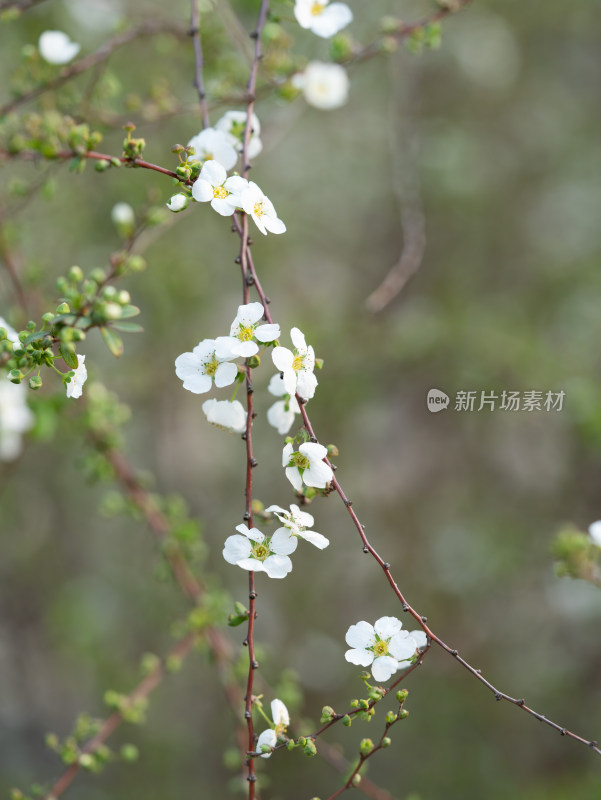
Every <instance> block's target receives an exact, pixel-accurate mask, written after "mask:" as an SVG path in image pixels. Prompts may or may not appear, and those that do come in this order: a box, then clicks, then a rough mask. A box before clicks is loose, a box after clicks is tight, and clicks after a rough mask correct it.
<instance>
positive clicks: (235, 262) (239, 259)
mask: <svg viewBox="0 0 601 800" xmlns="http://www.w3.org/2000/svg"><path fill="white" fill-rule="evenodd" d="M232 230H234V229H233V228H232ZM241 260H242V259H241V258H240V256H236V258H235V259H234V264H239V263H240V261H241Z"/></svg>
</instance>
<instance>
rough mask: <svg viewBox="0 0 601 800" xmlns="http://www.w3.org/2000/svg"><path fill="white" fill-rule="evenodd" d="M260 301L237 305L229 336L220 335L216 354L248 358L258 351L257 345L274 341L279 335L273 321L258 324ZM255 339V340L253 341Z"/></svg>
mask: <svg viewBox="0 0 601 800" xmlns="http://www.w3.org/2000/svg"><path fill="white" fill-rule="evenodd" d="M263 314H264V309H263V304H262V303H246V305H243V306H238V313H237V314H236V318H235V319H234V321H233V322H232V325H231V328H230V335H229V336H220V337H219V343H220V346H219V348H218V349H217V355H218V356H219V355H221V354H222V353H223V354H224V355H227V354H230V355H232V356H234V357H238V356H240V357H241V358H248V357H249V356H254V355H255V354H256V353H258V352H259V345H258V344H257V342H261V344H267V343H269V342H274V341H275V340H276V339H278V338H279V336H280V326H279V325H277V324H275V323H263V324H259V323H260V322H261V320H262V318H263ZM255 340H256V341H255Z"/></svg>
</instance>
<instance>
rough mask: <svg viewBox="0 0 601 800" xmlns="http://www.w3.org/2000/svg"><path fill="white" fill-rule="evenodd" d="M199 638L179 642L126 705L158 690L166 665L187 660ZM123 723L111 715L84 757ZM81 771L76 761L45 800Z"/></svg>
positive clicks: (116, 714)
mask: <svg viewBox="0 0 601 800" xmlns="http://www.w3.org/2000/svg"><path fill="white" fill-rule="evenodd" d="M199 638H200V635H199V634H198V633H189V634H188V635H187V636H186V637H185V638H184V639H182V640H181V641H180V642H178V643H177V644H176V645H175V647H173V648H172V649H171V650H170V651H169V653H168V655H167V657H166V658H165V659H164V661H163V662H161V663H160V664H158V665H157V666H156V667H155V668H154V669H153V670H152V672H151V673H150V674H149V675H147V676H146V677H145V678H144V679H143V680H142V681H140V683H139V684H138V685H137V686H136V688H135V689H134V690H133V691H132V692H130V694H128V695H127V698H126V704H127V705H128V706H132V705H134V704H135V703H136V702H137V701H139V700H141V699H143V698H145V697H148V695H150V694H151V693H152V692H153V691H154V690H155V689H156V687H157V686H158V685H159V684H160V683H161V681H162V680H163V678H165V676H166V675H167V674H168V670H167V668H166V664H167V663H168V662H169V660H170V659H172V658H177V659H178V660H180V661H181V660H183V659H184V658H186V656H187V655H188V654H189V653H190V651H191V650H192V648H193V647H194V645H195V644H196V642H197V641H198V639H199ZM122 722H123V714H122V713H121V712H119V711H115V712H114V713H113V714H111V716H110V717H108V718H107V719H106V720H105V721H104V722H103V723H102V726H101V728H100V730H99V731H98V733H97V734H96V735H95V736H93V737H92V738H91V739H90V740H89V741H88V742H87V743H86V744H85V745H84V746H83V747H82V748H81V754H82V755H84V754H88V753H89V754H91V753H95V752H96V751H97V750H98V748H99V747H100V746H101V745H103V744H104V743H105V742H106V741H107V739H108V738H109V737H110V736H111V735H112V734H113V733H114V731H115V730H116V729H117V728H118V727H119V726H120V725H121V723H122ZM80 769H81V766H80V763H79V762H78V761H76V762H75V763H74V764H71V766H69V767H68V768H67V769H66V770H65V772H64V773H63V774H62V775H61V777H60V778H59V779H58V780H57V781H56V782H55V783H54V785H53V786H52V788H51V789H50V791H49V792H48V793H47V794H45V795H44V800H54V798H57V797H60V796H61V795H62V794H63V792H64V791H65V790H66V789H68V787H69V786H70V785H71V783H72V782H73V781H74V779H75V777H76V776H77V774H78V772H79V771H80Z"/></svg>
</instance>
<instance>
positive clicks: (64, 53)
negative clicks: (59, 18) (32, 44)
mask: <svg viewBox="0 0 601 800" xmlns="http://www.w3.org/2000/svg"><path fill="white" fill-rule="evenodd" d="M38 50H39V51H40V55H41V56H42V58H43V59H44V61H47V62H48V63H49V64H67V63H68V62H69V61H71V59H73V58H75V56H76V55H77V54H78V53H79V51H80V50H81V45H79V44H77V42H72V41H71V39H70V38H69V37H68V36H67V34H66V33H63V31H44V33H43V34H42V35H41V36H40V38H39V40H38Z"/></svg>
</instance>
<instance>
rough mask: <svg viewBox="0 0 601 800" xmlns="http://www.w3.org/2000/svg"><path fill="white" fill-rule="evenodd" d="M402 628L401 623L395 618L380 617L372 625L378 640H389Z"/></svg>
mask: <svg viewBox="0 0 601 800" xmlns="http://www.w3.org/2000/svg"><path fill="white" fill-rule="evenodd" d="M402 627H403V623H402V622H401V620H400V619H397V618H396V617H380V619H378V620H376V622H375V623H374V628H375V631H376V633H377V634H378V636H379V637H380V639H387V640H388V639H390V637H391V636H394V635H395V633H398V632H399V631H400V630H401V628H402Z"/></svg>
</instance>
